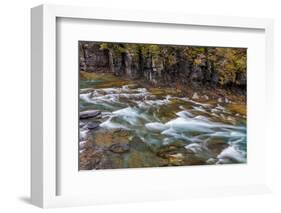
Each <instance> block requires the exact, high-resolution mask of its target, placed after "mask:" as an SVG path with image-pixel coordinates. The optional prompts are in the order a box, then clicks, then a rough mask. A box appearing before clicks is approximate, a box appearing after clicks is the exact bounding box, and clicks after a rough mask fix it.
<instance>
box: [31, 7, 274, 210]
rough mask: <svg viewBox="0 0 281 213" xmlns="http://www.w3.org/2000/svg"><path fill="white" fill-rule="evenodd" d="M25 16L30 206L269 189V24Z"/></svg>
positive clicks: (75, 11)
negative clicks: (28, 57) (28, 35)
mask: <svg viewBox="0 0 281 213" xmlns="http://www.w3.org/2000/svg"><path fill="white" fill-rule="evenodd" d="M31 14H32V17H31V21H32V32H31V35H32V37H31V41H32V109H31V110H32V119H31V120H32V147H31V153H32V160H31V161H32V162H31V168H32V172H31V178H32V179H31V199H32V203H33V204H35V205H37V206H40V207H58V206H75V205H91V204H100V203H117V202H140V201H145V200H166V199H182V198H188V197H198V196H214V195H217V196H224V195H233V194H236V195H241V194H253V193H265V192H270V180H271V172H270V165H269V163H270V154H269V152H270V151H268V150H269V149H267V147H268V145H269V143H270V141H271V139H270V125H271V121H270V116H269V114H270V109H271V108H272V98H271V95H270V91H271V89H272V86H273V85H272V84H271V79H272V78H273V73H272V70H273V67H272V66H273V62H272V55H273V50H272V47H273V38H272V37H273V33H272V31H273V22H272V20H270V19H256V18H238V17H216V16H201V15H200V16H199V15H198V16H196V15H188V14H173V13H171V14H170V13H169V14H167V13H160V12H154V13H152V12H147V11H121V10H112V9H106V11H105V9H100V8H83V7H81V8H80V7H68V6H52V5H42V6H38V7H35V8H33V9H32V10H31ZM265 150H267V151H265Z"/></svg>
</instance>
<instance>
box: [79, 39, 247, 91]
mask: <svg viewBox="0 0 281 213" xmlns="http://www.w3.org/2000/svg"><path fill="white" fill-rule="evenodd" d="M246 51H247V50H246V49H244V48H214V47H192V46H174V45H151V44H125V43H99V42H87V41H80V42H79V59H80V61H79V62H80V70H82V71H86V72H111V73H114V74H115V75H116V76H124V77H126V78H130V79H145V80H147V81H148V82H150V83H151V84H153V85H165V84H169V85H171V84H173V83H180V84H183V85H205V84H206V85H215V86H216V85H219V86H226V87H238V88H241V89H242V90H244V91H246V82H247V80H246Z"/></svg>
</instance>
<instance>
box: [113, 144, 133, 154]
mask: <svg viewBox="0 0 281 213" xmlns="http://www.w3.org/2000/svg"><path fill="white" fill-rule="evenodd" d="M109 150H110V151H112V152H114V153H124V152H127V151H129V150H130V146H129V145H128V144H121V143H117V144H113V145H111V146H110V147H109Z"/></svg>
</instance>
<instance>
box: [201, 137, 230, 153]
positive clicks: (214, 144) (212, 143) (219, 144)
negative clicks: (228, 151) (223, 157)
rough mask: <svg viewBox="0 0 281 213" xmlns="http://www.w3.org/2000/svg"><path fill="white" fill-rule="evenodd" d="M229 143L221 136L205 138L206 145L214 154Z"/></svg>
mask: <svg viewBox="0 0 281 213" xmlns="http://www.w3.org/2000/svg"><path fill="white" fill-rule="evenodd" d="M228 146H229V145H228V144H227V143H226V141H225V140H224V139H222V138H211V139H209V140H207V142H206V147H207V148H208V149H209V150H210V151H211V152H212V153H214V154H215V155H218V154H219V153H221V152H222V151H223V150H224V149H225V148H227V147H228Z"/></svg>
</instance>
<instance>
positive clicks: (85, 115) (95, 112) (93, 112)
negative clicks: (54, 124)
mask: <svg viewBox="0 0 281 213" xmlns="http://www.w3.org/2000/svg"><path fill="white" fill-rule="evenodd" d="M100 114H101V111H99V110H87V111H83V112H80V119H87V118H94V117H96V116H98V115H100Z"/></svg>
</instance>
